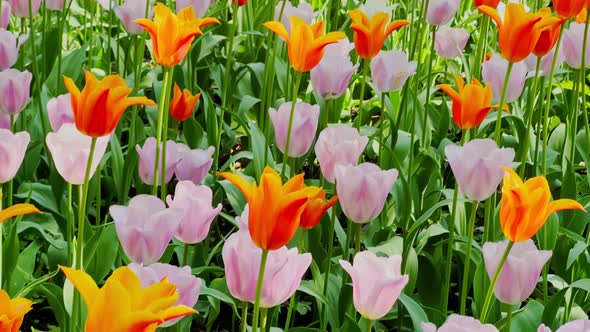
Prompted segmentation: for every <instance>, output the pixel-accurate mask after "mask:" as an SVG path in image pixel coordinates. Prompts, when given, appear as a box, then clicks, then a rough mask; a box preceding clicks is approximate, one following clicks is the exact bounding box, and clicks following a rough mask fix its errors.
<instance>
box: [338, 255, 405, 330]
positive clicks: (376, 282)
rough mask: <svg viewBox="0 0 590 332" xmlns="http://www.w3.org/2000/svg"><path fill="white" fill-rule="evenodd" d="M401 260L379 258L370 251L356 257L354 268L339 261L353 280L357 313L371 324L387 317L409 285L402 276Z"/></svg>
mask: <svg viewBox="0 0 590 332" xmlns="http://www.w3.org/2000/svg"><path fill="white" fill-rule="evenodd" d="M401 265H402V256H400V255H393V256H391V257H377V256H376V255H375V254H374V253H373V252H371V251H361V252H359V253H357V254H356V255H355V256H354V260H353V262H352V265H351V264H350V263H349V262H347V261H345V260H342V259H341V260H340V266H342V268H343V269H344V270H345V271H346V272H347V273H348V274H349V275H350V278H351V279H352V300H353V303H354V307H355V308H356V311H358V312H359V313H360V314H361V315H362V316H363V317H365V318H366V319H370V320H377V319H380V318H381V317H383V316H385V315H386V314H387V313H388V312H389V310H391V308H392V307H393V305H394V304H395V301H397V298H398V297H399V296H400V294H401V292H402V290H403V289H404V287H405V286H406V284H407V283H408V279H409V278H408V276H407V275H405V274H404V275H402V274H401Z"/></svg>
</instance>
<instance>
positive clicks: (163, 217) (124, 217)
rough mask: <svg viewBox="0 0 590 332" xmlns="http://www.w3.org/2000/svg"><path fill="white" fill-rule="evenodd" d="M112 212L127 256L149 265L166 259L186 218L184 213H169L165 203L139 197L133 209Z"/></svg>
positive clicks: (115, 207) (114, 208)
mask: <svg viewBox="0 0 590 332" xmlns="http://www.w3.org/2000/svg"><path fill="white" fill-rule="evenodd" d="M109 212H110V213H111V217H112V218H113V220H114V221H115V229H116V231H117V236H118V237H119V241H120V242H121V247H123V250H124V251H125V253H126V254H127V256H128V257H129V258H131V260H132V261H134V262H136V263H143V264H146V265H149V264H152V263H155V262H157V261H158V259H160V257H162V255H163V254H164V251H165V250H166V247H167V246H168V243H169V242H170V240H171V239H172V236H173V235H174V233H176V230H177V229H178V225H179V224H180V221H181V220H182V218H183V217H184V211H183V210H181V209H174V208H169V209H167V208H166V205H165V204H164V202H162V201H161V200H160V199H159V198H158V197H156V196H151V195H138V196H135V197H133V198H132V199H131V200H130V201H129V206H122V205H112V206H111V207H110V209H109Z"/></svg>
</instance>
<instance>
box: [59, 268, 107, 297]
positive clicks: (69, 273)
mask: <svg viewBox="0 0 590 332" xmlns="http://www.w3.org/2000/svg"><path fill="white" fill-rule="evenodd" d="M59 268H60V269H61V270H62V271H63V273H64V274H65V275H66V277H67V278H68V279H70V281H71V282H72V284H73V285H74V287H75V288H76V289H77V290H78V292H80V294H81V295H82V297H83V298H84V302H86V305H87V306H89V305H90V304H92V303H93V302H94V299H95V298H96V296H97V295H98V286H96V283H95V282H94V280H92V277H90V275H88V274H87V273H86V272H84V271H80V270H74V269H72V268H69V267H65V266H59Z"/></svg>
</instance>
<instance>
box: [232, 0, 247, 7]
mask: <svg viewBox="0 0 590 332" xmlns="http://www.w3.org/2000/svg"><path fill="white" fill-rule="evenodd" d="M237 2H238V6H240V7H242V6H243V5H245V4H247V3H248V0H237ZM232 3H236V0H232Z"/></svg>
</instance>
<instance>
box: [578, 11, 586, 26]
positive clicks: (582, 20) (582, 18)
mask: <svg viewBox="0 0 590 332" xmlns="http://www.w3.org/2000/svg"><path fill="white" fill-rule="evenodd" d="M587 19H588V10H587V9H586V8H584V9H582V11H581V12H580V13H579V14H578V16H576V22H577V23H582V24H585V23H586V20H587Z"/></svg>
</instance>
